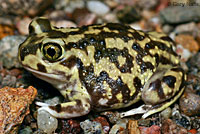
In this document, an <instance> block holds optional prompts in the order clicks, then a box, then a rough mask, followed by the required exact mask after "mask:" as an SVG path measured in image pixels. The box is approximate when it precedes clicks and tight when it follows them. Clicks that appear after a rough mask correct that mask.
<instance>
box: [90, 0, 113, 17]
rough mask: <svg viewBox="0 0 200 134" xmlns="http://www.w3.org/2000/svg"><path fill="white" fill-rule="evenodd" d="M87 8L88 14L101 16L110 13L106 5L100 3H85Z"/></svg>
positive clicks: (94, 0)
mask: <svg viewBox="0 0 200 134" xmlns="http://www.w3.org/2000/svg"><path fill="white" fill-rule="evenodd" d="M87 8H88V10H89V11H90V12H93V13H95V14H97V15H101V16H103V15H105V14H106V13H108V12H109V11H110V8H109V7H108V6H107V5H105V4H104V3H102V2H101V1H96V0H92V1H87Z"/></svg>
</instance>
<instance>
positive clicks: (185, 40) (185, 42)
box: [175, 34, 199, 52]
mask: <svg viewBox="0 0 200 134" xmlns="http://www.w3.org/2000/svg"><path fill="white" fill-rule="evenodd" d="M175 42H176V43H177V44H181V45H182V46H183V47H184V48H186V49H188V50H189V51H190V52H197V51H198V50H199V45H198V43H197V41H196V40H195V39H194V37H193V36H191V35H185V34H179V35H177V36H176V37H175Z"/></svg>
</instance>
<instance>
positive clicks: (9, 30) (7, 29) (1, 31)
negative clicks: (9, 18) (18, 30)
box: [0, 24, 14, 40]
mask: <svg viewBox="0 0 200 134" xmlns="http://www.w3.org/2000/svg"><path fill="white" fill-rule="evenodd" d="M8 35H14V28H13V27H11V26H8V25H2V24H0V40H1V39H2V38H4V37H6V36H8Z"/></svg>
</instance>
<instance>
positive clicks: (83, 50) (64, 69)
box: [18, 18, 186, 118]
mask: <svg viewBox="0 0 200 134" xmlns="http://www.w3.org/2000/svg"><path fill="white" fill-rule="evenodd" d="M29 32H30V35H29V36H28V38H27V39H26V40H25V41H24V42H23V43H22V44H21V45H20V47H19V56H18V57H19V61H20V62H21V63H22V65H23V66H24V67H25V69H27V70H29V71H31V72H32V73H33V74H34V75H35V76H36V77H38V78H40V79H43V80H45V81H47V82H49V83H51V84H52V85H53V86H54V87H56V88H57V89H58V90H59V91H60V92H61V94H62V95H63V96H64V97H65V98H67V99H68V100H69V102H65V103H61V104H56V105H54V106H49V105H47V104H43V103H37V104H38V105H40V106H42V108H41V109H44V110H47V111H48V112H49V113H51V114H52V115H53V116H55V117H59V118H72V117H77V116H81V115H85V114H87V113H88V112H89V111H90V110H97V111H102V110H108V109H118V108H123V107H127V106H130V105H132V104H134V103H135V102H137V101H138V100H140V99H142V100H143V101H144V102H145V105H143V106H141V107H139V108H137V109H133V110H130V111H127V112H124V113H121V114H120V115H121V117H124V116H129V115H134V114H137V113H143V114H144V115H143V118H146V117H147V116H149V115H151V114H153V113H156V112H159V111H162V110H163V109H165V108H167V107H168V106H170V105H171V104H172V103H174V102H175V101H176V100H177V99H178V98H179V97H180V95H181V94H182V92H183V90H184V80H185V79H186V76H185V75H184V72H183V70H182V69H181V68H180V66H179V57H178V55H177V54H176V53H175V52H174V51H173V48H174V43H173V41H172V40H171V39H170V38H169V37H168V36H166V35H164V34H162V33H156V32H148V33H144V32H142V31H137V30H134V29H132V28H131V27H129V26H126V25H122V24H114V23H108V24H102V25H90V26H83V27H81V28H61V29H58V28H55V27H53V26H52V25H51V24H50V22H49V21H48V20H47V19H45V18H36V19H34V20H33V21H32V22H31V24H30V26H29Z"/></svg>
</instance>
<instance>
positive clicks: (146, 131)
mask: <svg viewBox="0 0 200 134" xmlns="http://www.w3.org/2000/svg"><path fill="white" fill-rule="evenodd" d="M139 128H140V134H161V129H160V127H159V126H157V125H152V126H151V127H139ZM134 134H135V133H134Z"/></svg>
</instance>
